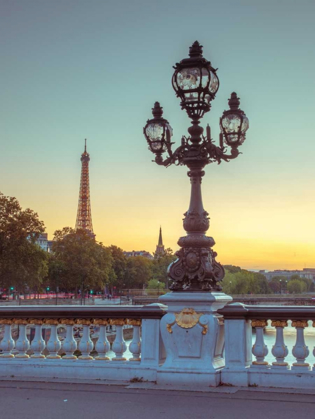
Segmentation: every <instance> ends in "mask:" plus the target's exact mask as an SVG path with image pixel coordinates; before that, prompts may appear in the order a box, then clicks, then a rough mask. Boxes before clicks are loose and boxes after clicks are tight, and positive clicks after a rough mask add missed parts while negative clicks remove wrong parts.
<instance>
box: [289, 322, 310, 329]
mask: <svg viewBox="0 0 315 419" xmlns="http://www.w3.org/2000/svg"><path fill="white" fill-rule="evenodd" d="M307 326H308V324H307V320H292V327H302V328H304V327H307Z"/></svg>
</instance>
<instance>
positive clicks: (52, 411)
mask: <svg viewBox="0 0 315 419" xmlns="http://www.w3.org/2000/svg"><path fill="white" fill-rule="evenodd" d="M289 392H290V391H288V390H269V389H266V390H263V391H262V390H261V389H260V390H259V389H255V388H251V389H236V388H233V387H220V388H217V389H209V390H208V391H206V392H198V391H174V390H169V389H168V390H160V389H156V386H154V385H152V384H145V383H140V384H131V385H127V384H126V386H121V385H119V386H118V385H104V384H72V383H70V382H69V383H57V382H54V383H41V382H21V381H9V382H8V381H0V417H1V418H5V419H39V418H45V419H56V418H60V419H64V418H65V419H81V418H82V419H86V418H88V419H101V418H110V419H123V418H127V419H148V418H149V419H157V418H159V419H161V418H162V419H225V418H231V419H252V418H255V419H266V418H267V419H284V418H285V419H296V418H301V419H304V418H309V419H313V418H315V394H314V393H315V392H314V391H313V392H312V391H309V392H307V391H306V393H309V394H304V393H305V392H304V391H302V390H300V391H299V392H297V393H294V392H293V391H292V392H291V394H290V393H289ZM312 393H313V394H312Z"/></svg>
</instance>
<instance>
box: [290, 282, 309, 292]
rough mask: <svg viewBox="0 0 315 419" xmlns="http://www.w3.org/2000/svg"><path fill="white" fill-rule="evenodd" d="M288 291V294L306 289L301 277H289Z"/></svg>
mask: <svg viewBox="0 0 315 419" xmlns="http://www.w3.org/2000/svg"><path fill="white" fill-rule="evenodd" d="M288 291H289V293H290V294H302V293H303V292H305V291H307V285H306V283H305V282H304V281H302V280H301V279H290V281H289V282H288Z"/></svg>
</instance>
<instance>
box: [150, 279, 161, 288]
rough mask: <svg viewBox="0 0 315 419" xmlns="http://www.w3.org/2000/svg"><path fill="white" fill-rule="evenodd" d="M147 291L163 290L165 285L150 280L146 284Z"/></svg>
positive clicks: (155, 280)
mask: <svg viewBox="0 0 315 419" xmlns="http://www.w3.org/2000/svg"><path fill="white" fill-rule="evenodd" d="M148 289H149V290H160V289H161V290H164V289H165V284H164V282H160V281H158V280H157V279H150V281H149V282H148Z"/></svg>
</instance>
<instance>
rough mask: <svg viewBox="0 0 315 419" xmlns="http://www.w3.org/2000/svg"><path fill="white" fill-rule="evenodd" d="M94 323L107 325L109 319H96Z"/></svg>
mask: <svg viewBox="0 0 315 419" xmlns="http://www.w3.org/2000/svg"><path fill="white" fill-rule="evenodd" d="M93 324H97V325H98V326H107V325H108V324H109V320H108V319H94V320H93Z"/></svg>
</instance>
